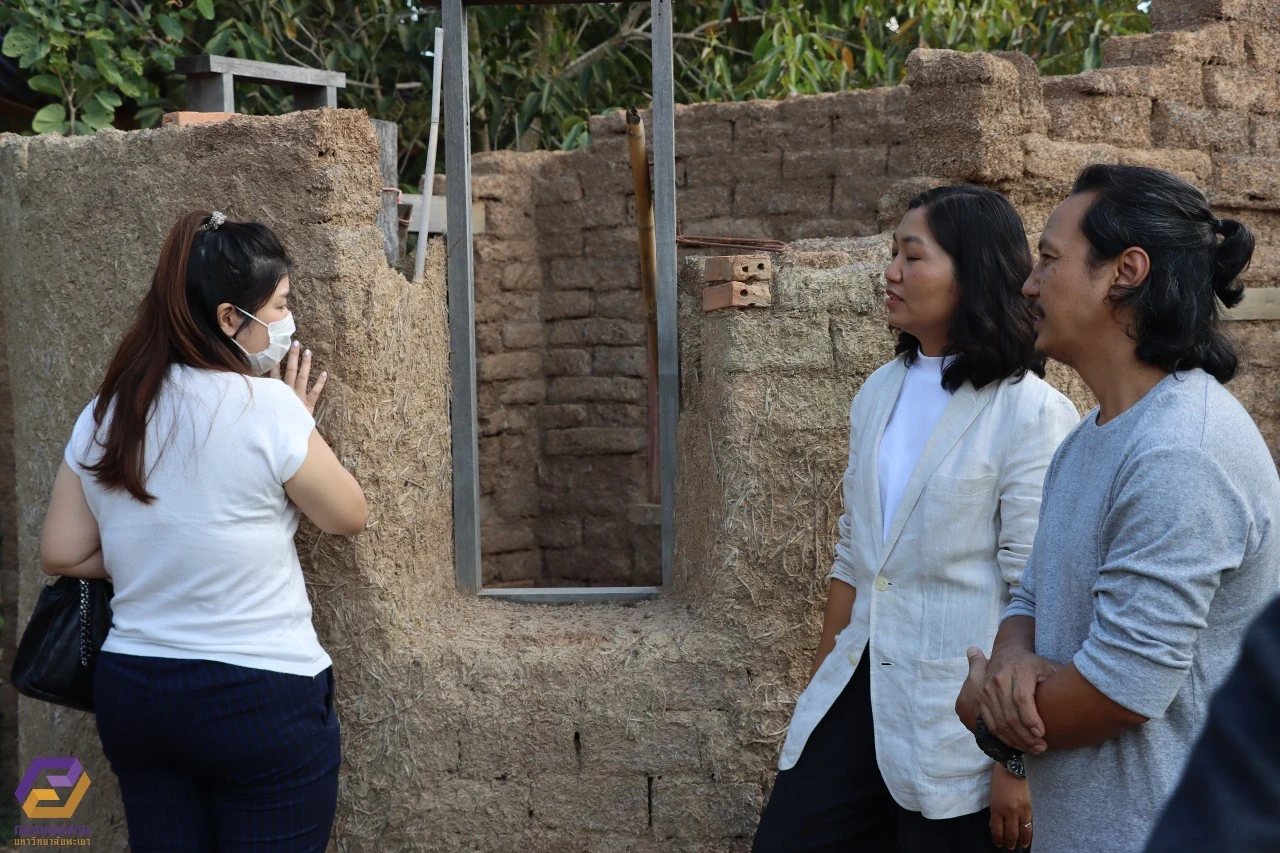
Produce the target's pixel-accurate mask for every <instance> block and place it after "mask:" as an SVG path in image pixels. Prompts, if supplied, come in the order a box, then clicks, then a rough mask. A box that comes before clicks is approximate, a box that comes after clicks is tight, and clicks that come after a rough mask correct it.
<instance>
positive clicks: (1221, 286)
mask: <svg viewBox="0 0 1280 853" xmlns="http://www.w3.org/2000/svg"><path fill="white" fill-rule="evenodd" d="M1214 230H1215V231H1216V232H1217V233H1219V234H1221V235H1222V242H1221V243H1219V244H1218V247H1217V250H1216V251H1215V252H1214V256H1213V292H1214V293H1215V294H1217V296H1218V299H1220V300H1221V301H1222V304H1223V305H1225V306H1227V307H1228V308H1233V307H1235V306H1236V305H1238V304H1239V303H1240V300H1241V299H1243V298H1244V282H1242V281H1240V274H1241V273H1242V272H1244V271H1245V268H1246V267H1248V266H1249V261H1250V260H1251V259H1252V258H1253V232H1252V231H1250V230H1249V229H1248V227H1247V226H1246V225H1245V224H1244V223H1243V222H1239V221H1237V220H1235V219H1219V220H1217V222H1216V223H1215V226H1214Z"/></svg>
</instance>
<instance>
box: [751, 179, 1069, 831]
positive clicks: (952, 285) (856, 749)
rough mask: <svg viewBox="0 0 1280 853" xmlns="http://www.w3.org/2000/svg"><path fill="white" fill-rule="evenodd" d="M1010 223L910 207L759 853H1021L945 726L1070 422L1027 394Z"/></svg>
mask: <svg viewBox="0 0 1280 853" xmlns="http://www.w3.org/2000/svg"><path fill="white" fill-rule="evenodd" d="M1031 266H1032V264H1031V252H1030V249H1029V248H1028V245H1027V237H1026V233H1025V232H1024V231H1023V227H1022V221H1021V220H1020V219H1019V218H1018V214H1017V211H1015V210H1014V208H1013V206H1012V205H1011V204H1010V203H1009V202H1008V200H1006V199H1005V198H1004V197H1003V196H1001V195H1000V194H998V193H995V192H992V191H991V190H987V189H982V188H978V187H940V188H938V189H934V190H930V191H929V192H926V193H923V194H921V195H919V196H917V197H916V198H914V199H912V201H911V203H910V206H909V209H908V211H907V213H906V215H905V216H903V218H902V221H901V222H900V223H899V225H898V227H897V229H896V230H895V231H894V234H893V260H892V262H891V263H890V264H889V266H888V268H887V269H886V270H885V272H884V279H885V308H886V311H887V314H888V319H889V324H890V325H891V326H893V327H894V328H895V329H897V330H898V332H899V335H898V346H897V353H898V357H897V358H895V359H894V360H893V361H891V362H889V363H888V364H886V365H884V366H883V367H881V368H880V369H879V370H877V371H876V372H875V373H874V374H872V375H871V376H870V377H869V378H868V379H867V381H866V382H865V383H864V384H863V386H862V388H861V389H860V390H859V391H858V394H857V396H856V397H855V398H854V400H853V405H852V407H851V410H850V427H851V431H850V441H849V464H848V468H847V469H846V471H845V475H844V505H845V511H844V515H843V516H842V517H841V519H840V538H839V540H838V542H837V544H836V559H835V565H834V567H833V569H832V572H831V575H830V578H831V586H830V590H829V592H828V598H827V606H826V615H825V619H824V622H823V628H822V636H821V638H820V639H819V641H818V651H817V659H816V660H815V661H814V665H813V673H812V678H811V680H810V683H809V686H808V688H806V689H805V691H804V693H803V694H801V696H800V698H799V700H798V701H797V702H796V708H795V713H794V715H793V717H792V720H791V726H790V730H789V731H788V732H787V739H786V742H785V744H784V745H783V748H782V757H781V760H780V761H779V770H780V771H781V772H780V773H778V776H777V781H776V782H775V784H774V788H773V793H772V796H771V798H770V800H769V803H768V805H767V806H766V808H765V811H764V814H763V816H762V817H761V822H760V829H759V832H758V834H757V835H756V840H755V848H754V849H755V850H756V851H757V853H775V852H776V853H782V851H785V853H802V851H819V850H823V851H825V850H867V851H873V850H874V851H878V853H951V852H952V851H954V852H955V853H961V851H963V853H973V851H979V850H986V851H990V850H994V849H1008V850H1013V849H1015V848H1017V847H1024V846H1027V845H1029V844H1030V843H1031V839H1032V836H1033V830H1034V819H1033V816H1032V803H1031V799H1030V795H1029V794H1028V792H1027V783H1026V780H1025V779H1023V778H1021V768H1020V766H1018V765H1017V764H1013V765H1012V766H1009V767H1005V766H1001V765H996V764H994V763H993V762H992V761H991V759H989V758H987V757H986V756H985V755H984V754H983V753H982V752H981V751H980V750H979V749H978V747H977V746H976V745H975V744H974V740H973V737H972V736H971V735H970V734H969V732H968V731H966V730H965V728H964V726H963V725H961V723H960V721H959V720H958V719H957V717H956V715H955V712H954V704H955V696H956V693H957V692H958V691H959V689H960V686H961V685H962V684H963V683H964V680H965V677H966V675H967V674H968V671H969V666H968V660H967V658H966V657H965V653H966V651H967V650H968V648H969V647H970V646H978V647H980V648H982V649H984V650H986V649H990V648H991V642H992V640H993V638H994V637H995V634H996V628H997V627H998V624H999V620H1000V616H1001V614H1002V613H1003V612H1004V608H1005V606H1006V605H1007V604H1008V603H1009V599H1010V594H1011V593H1010V591H1011V590H1012V589H1015V588H1016V587H1017V585H1018V583H1019V580H1020V578H1021V576H1022V568H1023V565H1024V564H1025V563H1026V560H1027V555H1028V554H1029V553H1030V551H1031V542H1032V540H1033V539H1034V537H1035V531H1036V524H1037V519H1038V515H1039V508H1040V494H1041V489H1042V487H1043V483H1044V475H1045V470H1046V468H1047V467H1048V465H1049V460H1050V458H1051V457H1052V456H1053V452H1054V450H1055V449H1056V448H1057V446H1058V444H1059V442H1061V441H1062V438H1063V437H1064V436H1065V435H1066V434H1067V432H1068V431H1069V430H1070V429H1071V428H1072V427H1073V426H1075V424H1076V423H1077V422H1078V421H1079V415H1078V414H1077V413H1076V410H1075V408H1074V407H1073V406H1072V404H1071V402H1070V401H1069V400H1068V399H1067V398H1066V397H1064V396H1062V395H1061V394H1059V393H1058V392H1057V391H1055V390H1054V389H1053V388H1051V387H1050V386H1049V385H1048V384H1046V383H1045V382H1044V381H1043V380H1042V379H1041V378H1040V377H1041V376H1043V375H1044V358H1043V357H1042V356H1039V355H1037V354H1036V352H1035V350H1034V342H1035V333H1034V331H1033V329H1032V317H1031V312H1030V309H1029V307H1028V305H1027V303H1026V301H1025V300H1024V299H1023V297H1022V294H1021V288H1022V283H1023V281H1025V280H1026V278H1027V276H1028V275H1029V274H1030V272H1031Z"/></svg>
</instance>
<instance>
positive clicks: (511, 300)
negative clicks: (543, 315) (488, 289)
mask: <svg viewBox="0 0 1280 853" xmlns="http://www.w3.org/2000/svg"><path fill="white" fill-rule="evenodd" d="M538 301H539V300H538V296H537V294H531V293H504V294H502V295H501V296H495V297H492V298H488V299H479V300H476V322H477V323H505V322H506V321H508V320H534V319H536V318H537V316H538Z"/></svg>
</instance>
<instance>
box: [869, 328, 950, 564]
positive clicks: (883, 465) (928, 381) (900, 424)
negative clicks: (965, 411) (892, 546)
mask: <svg viewBox="0 0 1280 853" xmlns="http://www.w3.org/2000/svg"><path fill="white" fill-rule="evenodd" d="M954 358H955V357H954V356H946V357H944V356H938V357H936V358H933V357H930V356H927V355H924V354H923V353H919V352H918V353H916V361H915V364H913V365H911V367H910V368H909V369H908V370H907V376H906V378H905V379H904V380H903V381H902V390H901V391H900V392H899V393H898V401H897V403H895V404H894V407H893V414H891V415H890V416H889V423H888V424H887V425H886V426H885V428H884V436H883V437H881V439H880V459H879V462H878V464H879V468H878V473H879V475H880V513H881V517H882V518H883V519H884V539H885V541H886V542H887V541H888V540H889V529H890V528H891V527H892V526H893V516H894V514H895V513H896V512H897V511H898V503H899V502H900V501H901V500H902V492H903V490H904V489H906V487H907V480H908V479H910V478H911V472H912V471H914V470H915V468H916V463H917V462H919V461H920V454H921V453H923V452H924V448H925V445H926V444H928V443H929V436H931V435H933V430H934V428H935V427H937V425H938V421H940V420H942V413H943V411H944V410H946V408H947V404H948V403H950V402H951V392H950V391H948V390H947V389H946V388H943V387H942V370H943V368H944V366H945V364H950V363H951V360H953V359H954Z"/></svg>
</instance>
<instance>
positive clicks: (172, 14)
mask: <svg viewBox="0 0 1280 853" xmlns="http://www.w3.org/2000/svg"><path fill="white" fill-rule="evenodd" d="M129 5H130V7H126V5H125V4H123V3H112V2H106V1H105V0H100V1H99V2H88V0H8V1H7V2H6V3H5V4H4V5H3V6H0V30H4V31H5V37H4V43H3V46H2V47H0V50H3V52H4V55H5V56H9V57H13V58H15V59H17V60H18V67H19V68H22V69H26V70H29V71H31V72H32V76H31V77H30V78H28V80H27V84H28V85H29V86H30V87H31V88H32V89H34V90H35V91H37V92H40V93H41V94H44V95H48V96H50V97H53V98H56V99H57V101H56V102H55V103H52V104H49V105H48V106H46V107H44V108H42V109H41V110H39V111H38V112H37V113H36V115H35V118H34V119H33V120H32V123H31V129H32V130H34V131H35V132H36V133H64V134H85V133H94V132H96V131H98V130H101V129H102V128H104V127H111V126H112V123H113V122H114V121H115V112H116V109H117V108H118V107H120V106H121V104H123V103H124V99H125V98H129V99H131V100H133V101H134V102H135V103H139V104H145V103H146V102H147V101H148V99H150V98H154V97H155V96H156V94H157V91H158V84H157V82H156V78H157V77H160V76H162V75H163V73H164V72H165V71H168V70H172V68H173V57H174V56H177V55H180V54H181V53H183V52H184V51H183V48H182V47H181V42H182V40H183V39H184V38H185V33H186V31H185V26H186V25H187V24H188V23H189V22H190V21H191V20H192V19H193V18H194V17H195V15H196V12H195V11H194V10H192V9H189V8H182V6H181V4H180V3H178V4H171V3H146V4H142V3H132V4H129ZM204 5H208V6H210V10H209V11H210V15H212V8H211V7H212V0H202V3H201V6H204ZM158 118H159V115H158V114H157V115H156V119H157V120H158Z"/></svg>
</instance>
